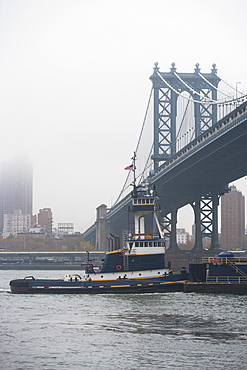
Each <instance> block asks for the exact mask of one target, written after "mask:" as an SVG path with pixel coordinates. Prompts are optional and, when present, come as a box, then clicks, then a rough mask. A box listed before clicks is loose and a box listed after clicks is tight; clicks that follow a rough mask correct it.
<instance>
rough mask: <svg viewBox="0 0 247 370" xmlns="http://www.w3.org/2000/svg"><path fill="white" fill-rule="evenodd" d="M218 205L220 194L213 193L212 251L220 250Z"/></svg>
mask: <svg viewBox="0 0 247 370" xmlns="http://www.w3.org/2000/svg"><path fill="white" fill-rule="evenodd" d="M218 206H219V196H218V194H217V193H213V194H212V235H211V246H210V248H209V249H210V251H212V250H220V249H221V248H220V245H219V234H218Z"/></svg>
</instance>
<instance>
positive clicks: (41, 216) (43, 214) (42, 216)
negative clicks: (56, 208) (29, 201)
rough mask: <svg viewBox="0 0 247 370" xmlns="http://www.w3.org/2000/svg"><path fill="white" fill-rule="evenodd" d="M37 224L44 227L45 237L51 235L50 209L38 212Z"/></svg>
mask: <svg viewBox="0 0 247 370" xmlns="http://www.w3.org/2000/svg"><path fill="white" fill-rule="evenodd" d="M38 224H39V225H41V226H44V228H45V232H46V233H47V235H52V211H51V209H50V208H43V209H40V210H39V213H38Z"/></svg>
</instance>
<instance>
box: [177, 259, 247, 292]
mask: <svg viewBox="0 0 247 370" xmlns="http://www.w3.org/2000/svg"><path fill="white" fill-rule="evenodd" d="M236 254H239V256H238V257H236V255H235V253H234V252H221V253H220V254H219V255H218V256H217V257H208V258H203V259H202V263H195V264H193V263H192V264H190V266H189V281H188V282H186V283H185V284H184V291H185V292H186V293H192V292H195V293H221V294H238V295H247V255H246V254H245V252H243V253H242V254H241V253H239V252H236Z"/></svg>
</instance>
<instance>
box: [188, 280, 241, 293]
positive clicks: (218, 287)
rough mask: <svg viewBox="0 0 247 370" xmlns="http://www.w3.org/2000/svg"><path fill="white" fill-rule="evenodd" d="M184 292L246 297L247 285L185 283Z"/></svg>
mask: <svg viewBox="0 0 247 370" xmlns="http://www.w3.org/2000/svg"><path fill="white" fill-rule="evenodd" d="M184 291H185V292H186V293H207V294H236V295H247V284H246V283H245V284H231V283H218V284H217V283H186V284H184Z"/></svg>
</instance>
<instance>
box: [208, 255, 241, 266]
mask: <svg viewBox="0 0 247 370" xmlns="http://www.w3.org/2000/svg"><path fill="white" fill-rule="evenodd" d="M230 262H231V263H247V257H202V263H221V264H223V263H225V264H230Z"/></svg>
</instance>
